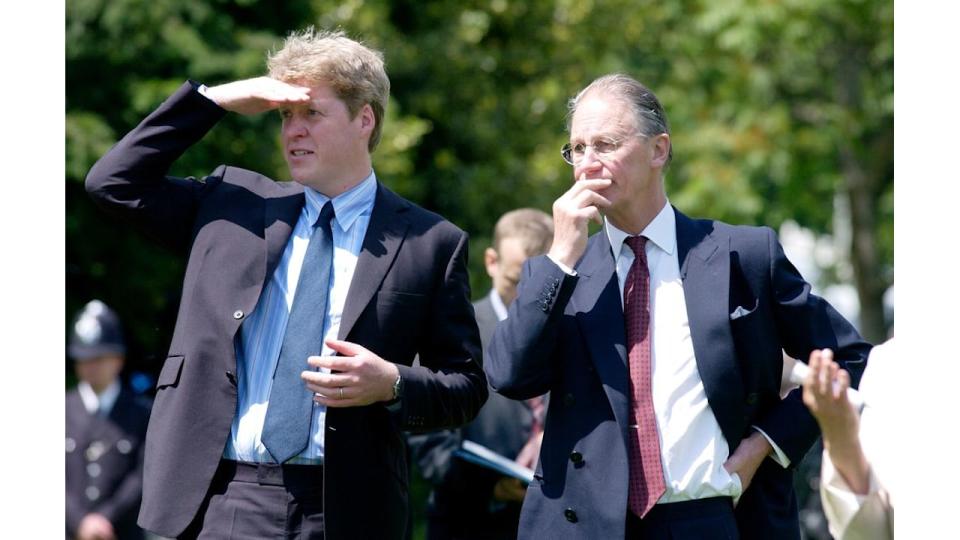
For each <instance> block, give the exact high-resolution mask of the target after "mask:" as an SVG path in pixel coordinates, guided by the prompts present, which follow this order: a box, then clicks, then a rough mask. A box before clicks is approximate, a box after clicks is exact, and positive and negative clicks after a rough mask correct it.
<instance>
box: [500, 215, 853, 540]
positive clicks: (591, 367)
mask: <svg viewBox="0 0 960 540" xmlns="http://www.w3.org/2000/svg"><path fill="white" fill-rule="evenodd" d="M676 226H677V243H678V257H679V263H680V275H681V279H682V281H683V290H684V295H685V297H686V309H687V315H688V317H689V321H690V334H691V337H692V340H693V348H694V353H695V355H696V362H697V368H698V370H699V372H700V377H701V379H702V380H703V386H704V390H705V392H706V395H707V400H708V402H709V404H710V407H711V409H712V411H713V414H714V415H715V417H716V419H717V422H718V423H719V424H720V428H721V431H722V432H723V435H724V437H725V438H726V440H727V443H728V444H729V446H730V451H731V453H732V452H733V451H734V450H735V449H736V447H737V445H738V444H739V443H740V441H741V440H742V439H743V438H744V437H746V436H748V435H749V434H750V433H751V428H750V426H751V425H756V426H758V427H759V428H760V429H762V430H764V432H766V433H767V434H768V435H769V436H770V437H771V438H772V439H773V440H774V441H775V442H776V443H777V445H778V446H779V447H780V448H781V449H782V450H783V451H784V452H785V453H786V455H787V456H788V457H789V458H790V460H791V463H792V464H794V465H795V464H796V463H798V462H799V461H800V460H801V459H802V458H803V456H804V454H805V453H806V451H807V449H808V448H809V447H810V446H811V445H812V444H813V442H814V441H815V440H816V439H817V437H818V435H819V431H818V428H817V424H816V422H815V420H814V419H813V417H812V416H811V415H810V414H809V413H808V411H807V410H806V408H805V407H804V405H803V403H802V401H801V399H800V394H799V392H798V391H794V392H793V393H792V394H791V395H790V396H788V397H787V398H786V399H785V400H783V401H781V399H780V396H779V390H780V375H781V371H782V366H783V358H782V353H781V348H782V349H785V350H786V351H787V353H788V354H790V356H792V357H794V358H802V359H805V358H807V357H808V356H809V353H810V351H811V350H812V349H815V348H823V347H829V348H831V349H833V350H834V351H835V352H836V355H835V356H836V359H837V360H838V361H839V362H840V363H841V364H844V367H846V369H847V370H849V371H850V372H851V375H852V376H853V380H854V381H855V382H856V381H859V376H860V374H861V373H862V370H863V367H864V365H865V360H866V357H867V354H868V353H869V350H870V346H869V345H868V344H867V343H865V342H863V341H862V340H861V338H860V336H859V334H858V333H857V332H856V330H855V329H854V328H853V327H852V326H851V325H850V324H849V323H848V322H847V321H846V320H844V319H843V318H842V317H841V316H840V315H839V314H838V313H837V312H836V311H835V310H834V309H833V308H832V307H831V306H830V305H829V304H828V303H827V302H826V301H824V300H823V299H822V298H819V297H817V296H815V295H813V294H811V293H810V285H809V284H807V283H806V282H805V281H804V280H803V278H802V277H801V276H800V275H799V273H798V272H797V270H796V269H795V268H794V266H793V265H792V264H791V263H790V262H789V261H788V260H787V258H786V257H785V256H784V254H783V250H782V248H781V246H780V244H779V243H778V241H777V239H776V235H775V234H774V232H773V231H772V230H770V229H769V228H765V227H763V228H761V227H737V226H731V225H727V224H724V223H720V222H717V221H710V220H691V219H690V218H688V217H686V216H684V215H683V214H681V213H680V212H677V225H676ZM614 265H615V259H614V255H613V254H612V252H611V249H610V245H609V241H608V239H607V236H606V234H604V233H603V232H602V231H601V232H600V233H598V234H596V235H594V236H593V237H591V238H590V240H589V242H588V245H587V249H586V252H585V254H584V256H583V257H582V258H581V260H580V261H579V262H578V264H577V267H576V270H577V272H578V274H579V275H578V276H576V277H572V276H567V275H566V274H565V273H564V272H563V271H562V270H561V269H560V268H558V267H557V266H556V265H555V264H554V263H553V262H552V261H550V260H549V259H547V258H546V257H538V258H535V259H532V260H529V261H527V263H526V264H525V265H524V272H523V276H522V280H521V282H520V287H519V297H518V298H517V300H516V301H514V303H513V304H512V305H511V306H510V311H509V312H510V316H509V318H508V319H507V320H506V321H504V322H503V323H501V324H500V325H499V326H498V327H497V331H496V333H495V334H494V338H493V342H492V344H491V347H490V350H489V351H488V354H487V363H486V365H485V370H486V372H487V376H488V378H489V382H490V385H491V386H492V387H493V388H494V389H496V390H497V391H498V392H500V393H502V394H503V395H506V396H508V397H512V398H527V397H530V396H533V395H537V394H541V393H543V392H545V391H548V390H549V391H550V392H551V395H552V396H553V399H552V400H551V403H550V407H549V410H548V413H547V419H546V428H545V433H544V441H543V448H542V450H541V455H540V464H539V467H538V470H537V476H536V478H535V479H534V482H533V483H532V484H531V485H530V487H529V488H528V490H527V496H526V499H525V501H524V507H523V515H522V517H521V523H520V533H521V537H528V538H529V537H538V538H585V539H586V538H590V539H593V538H623V537H624V522H625V516H626V513H627V478H628V465H627V463H628V462H627V443H626V430H627V425H628V418H629V416H628V414H629V413H628V404H629V397H628V396H629V393H628V392H629V391H628V384H629V375H628V371H627V358H626V347H625V342H626V337H625V330H624V322H623V309H622V307H621V303H620V296H619V291H618V287H619V284H618V282H617V276H616V271H615V268H614ZM738 307H742V308H744V309H743V310H740V313H743V311H744V310H746V314H744V315H742V316H736V317H732V314H733V313H734V312H736V311H737V308H738ZM574 451H576V452H578V453H579V454H580V455H581V456H582V458H583V459H582V460H579V459H577V460H576V461H574V460H572V459H571V453H572V452H574ZM578 457H579V456H578ZM736 512H737V519H738V525H739V528H740V534H741V537H742V538H777V539H783V538H799V522H798V518H797V507H796V500H795V497H794V495H793V488H792V467H791V469H783V468H782V467H780V466H779V465H777V464H776V463H774V462H773V461H772V460H769V459H767V460H764V464H763V465H762V466H761V468H760V469H759V470H758V472H757V475H756V476H755V478H754V480H753V483H752V484H751V485H750V487H749V489H748V490H747V491H746V492H745V493H744V494H743V496H742V497H741V499H740V502H739V505H738V506H737V510H736Z"/></svg>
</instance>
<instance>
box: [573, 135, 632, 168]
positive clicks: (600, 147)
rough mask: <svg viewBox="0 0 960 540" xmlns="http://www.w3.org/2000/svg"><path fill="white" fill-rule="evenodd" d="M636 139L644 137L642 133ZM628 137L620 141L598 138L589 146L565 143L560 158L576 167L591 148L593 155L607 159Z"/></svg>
mask: <svg viewBox="0 0 960 540" xmlns="http://www.w3.org/2000/svg"><path fill="white" fill-rule="evenodd" d="M636 136H637V137H646V135H644V134H643V133H637V134H636ZM628 139H630V137H624V138H622V139H611V138H608V137H600V138H599V139H597V140H595V141H593V143H591V144H586V143H582V142H579V143H576V144H570V143H567V144H565V145H563V148H561V149H560V156H561V157H562V158H563V160H564V161H566V162H567V163H568V164H570V165H577V164H578V163H580V162H581V161H583V156H584V155H586V153H587V148H593V153H594V154H597V155H598V156H600V157H602V158H606V157H609V156H611V155H613V153H614V152H616V151H617V150H619V149H620V147H621V146H623V143H625V142H626V141H627V140H628Z"/></svg>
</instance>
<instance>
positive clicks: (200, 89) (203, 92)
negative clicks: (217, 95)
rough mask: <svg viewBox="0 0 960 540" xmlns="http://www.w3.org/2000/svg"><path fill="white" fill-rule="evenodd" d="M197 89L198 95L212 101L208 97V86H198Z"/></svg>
mask: <svg viewBox="0 0 960 540" xmlns="http://www.w3.org/2000/svg"><path fill="white" fill-rule="evenodd" d="M196 88H197V93H198V94H200V95H201V96H203V97H205V98H207V99H210V98H209V97H207V85H205V84H200V85H198V86H197V87H196ZM210 101H211V102H213V100H212V99H210Z"/></svg>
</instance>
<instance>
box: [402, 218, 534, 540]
mask: <svg viewBox="0 0 960 540" xmlns="http://www.w3.org/2000/svg"><path fill="white" fill-rule="evenodd" d="M552 239H553V220H552V218H551V217H550V216H549V215H548V214H546V213H545V212H543V211H540V210H535V209H533V208H521V209H518V210H512V211H510V212H507V213H506V214H504V215H503V216H501V217H500V219H499V220H497V224H496V225H495V226H494V230H493V246H491V247H488V248H487V249H486V251H484V263H485V265H486V269H487V274H488V275H489V276H490V279H491V280H492V281H493V288H492V289H491V290H490V292H489V294H487V295H486V296H485V297H483V298H482V299H480V300H478V301H476V302H474V304H473V307H474V310H475V311H476V315H477V324H478V325H479V327H480V339H481V341H482V343H483V346H484V350H486V347H487V346H488V345H489V343H490V338H491V337H493V331H494V328H496V325H497V322H499V321H502V320H503V319H505V318H507V306H509V305H510V304H511V303H512V302H513V300H514V299H515V298H516V297H517V282H518V281H519V279H520V268H521V266H522V265H523V262H524V261H525V260H527V258H528V257H532V256H535V255H542V254H543V253H546V252H547V249H549V248H550V242H551V240H552ZM544 406H545V399H544V397H543V396H536V397H534V398H531V399H528V400H526V401H514V400H512V399H508V398H505V397H503V396H500V395H497V394H493V393H491V394H490V397H489V399H488V400H487V402H486V403H485V404H484V406H483V408H482V409H481V410H480V414H478V415H477V418H476V419H474V420H473V421H472V422H471V423H469V424H467V425H466V426H464V427H463V428H461V429H456V430H446V431H441V432H436V433H430V434H426V435H418V436H413V437H411V438H410V443H411V452H412V453H413V455H414V459H415V460H416V462H417V465H418V466H419V467H420V471H421V473H422V474H423V475H424V477H425V478H426V479H427V480H429V481H430V482H431V483H432V484H433V491H432V492H431V493H430V499H429V501H428V506H427V539H428V540H446V539H481V538H482V539H491V540H492V539H509V538H516V536H517V524H518V522H519V519H520V504H521V503H522V502H523V496H524V493H525V492H526V486H524V485H523V483H522V482H521V481H520V480H517V479H515V478H511V477H507V476H504V475H501V474H499V473H497V472H495V471H492V470H490V469H487V468H484V467H481V466H479V465H474V464H472V463H469V462H467V461H464V460H461V459H457V458H456V457H453V456H452V455H451V453H452V452H453V451H454V450H455V449H457V448H458V447H459V446H460V444H461V442H462V441H463V440H469V441H473V442H475V443H477V444H480V445H483V446H485V447H487V448H489V449H490V450H493V451H494V452H496V453H498V454H500V455H502V456H506V457H508V458H510V459H515V460H516V461H517V463H519V464H520V465H522V466H524V467H528V468H533V467H534V466H535V465H536V460H537V457H538V456H539V454H540V441H541V439H542V436H543V430H542V427H543V413H544V411H545V407H544Z"/></svg>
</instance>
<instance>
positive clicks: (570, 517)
mask: <svg viewBox="0 0 960 540" xmlns="http://www.w3.org/2000/svg"><path fill="white" fill-rule="evenodd" d="M563 517H565V518H567V521H569V522H570V523H576V522H577V513H576V512H574V511H573V508H567V509H566V510H564V511H563Z"/></svg>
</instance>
